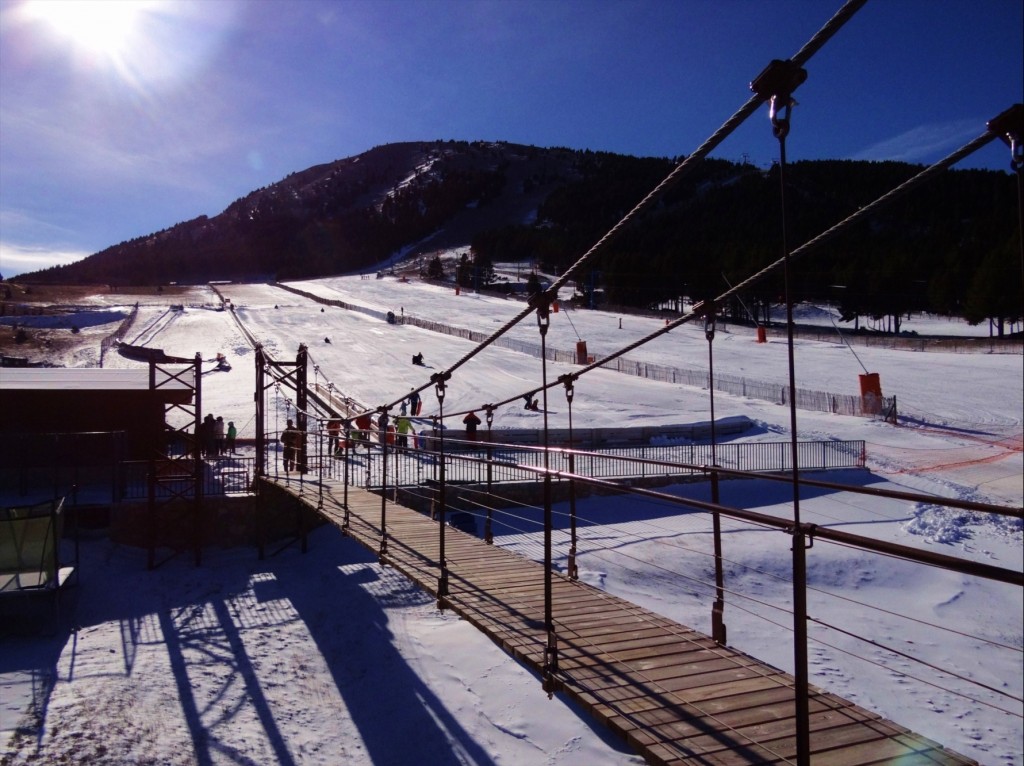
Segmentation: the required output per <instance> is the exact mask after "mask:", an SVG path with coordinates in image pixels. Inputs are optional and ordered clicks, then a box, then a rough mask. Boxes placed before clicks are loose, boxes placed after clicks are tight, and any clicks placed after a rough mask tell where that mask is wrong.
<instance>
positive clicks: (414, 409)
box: [408, 388, 420, 415]
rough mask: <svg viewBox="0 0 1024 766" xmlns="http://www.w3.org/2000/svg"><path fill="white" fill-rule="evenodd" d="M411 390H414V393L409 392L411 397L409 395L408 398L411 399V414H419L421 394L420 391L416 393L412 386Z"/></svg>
mask: <svg viewBox="0 0 1024 766" xmlns="http://www.w3.org/2000/svg"><path fill="white" fill-rule="evenodd" d="M409 390H410V391H412V393H411V394H409V397H408V399H409V414H410V415H419V414H420V395H419V394H418V393H416V390H415V389H412V388H410V389H409Z"/></svg>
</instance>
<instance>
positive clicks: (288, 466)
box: [281, 420, 302, 473]
mask: <svg viewBox="0 0 1024 766" xmlns="http://www.w3.org/2000/svg"><path fill="white" fill-rule="evenodd" d="M301 443H302V432H300V431H299V429H298V428H296V427H295V425H294V424H293V423H292V421H291V420H289V421H288V427H287V428H285V429H284V431H282V432H281V444H283V445H284V472H285V473H288V472H290V471H293V470H295V464H296V462H297V461H298V458H299V446H300V445H301Z"/></svg>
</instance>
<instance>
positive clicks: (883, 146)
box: [853, 120, 984, 162]
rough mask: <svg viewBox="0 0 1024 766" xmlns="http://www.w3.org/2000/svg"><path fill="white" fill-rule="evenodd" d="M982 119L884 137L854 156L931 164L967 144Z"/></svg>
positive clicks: (916, 129) (977, 133)
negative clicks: (929, 162)
mask: <svg viewBox="0 0 1024 766" xmlns="http://www.w3.org/2000/svg"><path fill="white" fill-rule="evenodd" d="M981 125H984V121H983V120H956V121H954V122H941V123H932V124H929V125H919V126H918V127H916V128H912V129H911V130H908V131H906V132H905V133H901V134H900V135H898V136H893V137H892V138H887V139H885V140H884V141H879V142H878V143H876V144H872V145H871V146H868V147H866V148H865V149H862V150H861V151H859V152H857V153H856V154H854V155H853V159H855V160H871V161H881V160H896V161H899V162H921V161H933V160H935V159H938V158H940V157H941V156H943V155H945V154H948V153H949V152H951V151H952V150H954V149H957V148H959V147H960V146H962V145H963V144H965V143H967V142H968V141H969V140H970V139H972V138H975V137H977V136H978V135H980V133H981V129H980V127H979V126H981Z"/></svg>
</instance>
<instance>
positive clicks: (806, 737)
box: [792, 524, 814, 766]
mask: <svg viewBox="0 0 1024 766" xmlns="http://www.w3.org/2000/svg"><path fill="white" fill-rule="evenodd" d="M813 534H814V525H813V524H797V525H794V526H793V527H792V535H793V664H794V670H793V678H794V685H793V693H794V695H795V700H794V701H795V705H796V762H797V764H798V766H810V763H811V727H810V719H809V715H810V704H809V700H808V669H807V550H808V549H810V548H811V547H812V546H813V545H814V537H813Z"/></svg>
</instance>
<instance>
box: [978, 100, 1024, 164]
mask: <svg viewBox="0 0 1024 766" xmlns="http://www.w3.org/2000/svg"><path fill="white" fill-rule="evenodd" d="M986 127H987V128H988V130H989V132H990V133H995V134H996V135H997V136H999V138H1000V140H1002V142H1003V143H1005V144H1006V145H1007V146H1009V147H1010V168H1011V169H1012V170H1015V171H1020V170H1021V169H1024V104H1014V105H1013V106H1011V107H1010V108H1009V109H1007V110H1006V111H1005V112H1003V113H1001V114H999V115H998V116H996V117H993V118H992V119H991V120H989V121H988V123H986Z"/></svg>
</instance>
